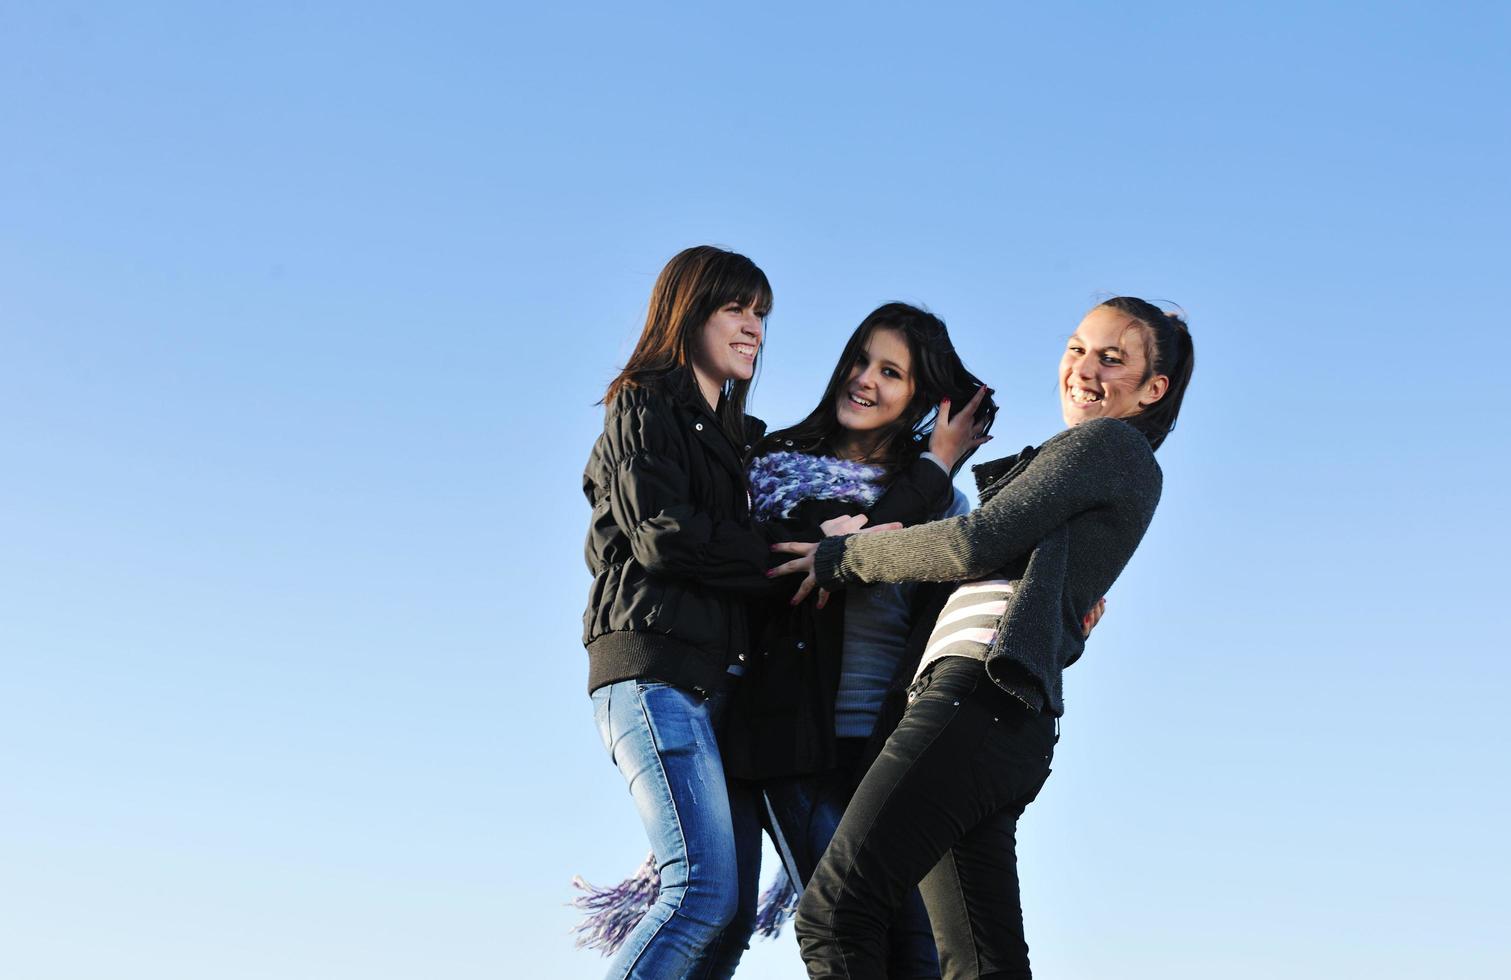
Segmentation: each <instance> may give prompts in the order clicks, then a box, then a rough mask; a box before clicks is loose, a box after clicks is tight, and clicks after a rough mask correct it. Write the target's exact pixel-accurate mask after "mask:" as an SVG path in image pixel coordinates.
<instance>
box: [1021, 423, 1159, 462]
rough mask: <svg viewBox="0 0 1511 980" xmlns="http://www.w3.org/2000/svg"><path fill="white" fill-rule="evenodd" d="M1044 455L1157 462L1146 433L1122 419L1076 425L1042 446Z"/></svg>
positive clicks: (1041, 449)
mask: <svg viewBox="0 0 1511 980" xmlns="http://www.w3.org/2000/svg"><path fill="white" fill-rule="evenodd" d="M1039 451H1040V452H1041V453H1049V452H1062V453H1063V452H1091V453H1116V454H1118V455H1122V456H1127V457H1129V458H1130V459H1144V460H1147V461H1148V462H1149V463H1153V462H1154V450H1153V449H1150V448H1149V440H1148V439H1146V438H1145V437H1144V434H1143V433H1142V432H1140V431H1139V430H1137V429H1135V428H1134V427H1133V426H1131V425H1129V424H1128V423H1127V422H1125V421H1123V420H1122V419H1088V420H1086V421H1085V422H1082V423H1081V424H1080V425H1073V426H1071V427H1070V428H1068V429H1066V430H1064V431H1063V432H1060V433H1059V434H1057V435H1055V436H1054V437H1052V438H1050V439H1049V440H1047V441H1046V442H1045V443H1044V444H1043V445H1042V446H1040V447H1039Z"/></svg>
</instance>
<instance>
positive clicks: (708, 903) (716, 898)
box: [658, 877, 755, 932]
mask: <svg viewBox="0 0 1511 980" xmlns="http://www.w3.org/2000/svg"><path fill="white" fill-rule="evenodd" d="M658 901H659V902H660V903H661V904H663V905H666V906H669V907H670V908H671V911H672V914H673V915H676V916H679V917H681V918H684V919H690V920H692V921H693V922H696V923H698V924H699V925H700V926H703V927H705V928H707V929H708V930H709V931H710V932H718V931H722V930H724V929H726V928H728V927H729V926H730V924H731V923H736V922H738V920H739V918H740V913H741V911H742V909H741V903H740V897H739V892H738V890H737V889H736V888H735V887H734V886H733V885H732V884H731V883H729V882H728V881H724V880H721V879H719V878H718V877H712V878H709V879H707V880H703V879H699V880H695V881H690V882H688V883H687V884H685V885H674V886H672V887H670V888H663V889H662V890H661V894H660V896H658ZM750 921H751V923H752V927H753V925H754V923H755V914H754V912H753V911H752V913H751V915H750Z"/></svg>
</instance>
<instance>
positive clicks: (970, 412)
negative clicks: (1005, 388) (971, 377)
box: [963, 385, 991, 418]
mask: <svg viewBox="0 0 1511 980" xmlns="http://www.w3.org/2000/svg"><path fill="white" fill-rule="evenodd" d="M988 391H991V389H990V388H988V387H987V386H986V385H982V386H981V387H979V388H977V389H976V393H975V394H974V395H972V396H971V400H970V401H968V402H966V403H965V410H964V412H963V414H964V415H965V416H966V417H967V418H975V417H976V409H978V408H980V407H981V399H983V398H985V397H986V393H987V392H988Z"/></svg>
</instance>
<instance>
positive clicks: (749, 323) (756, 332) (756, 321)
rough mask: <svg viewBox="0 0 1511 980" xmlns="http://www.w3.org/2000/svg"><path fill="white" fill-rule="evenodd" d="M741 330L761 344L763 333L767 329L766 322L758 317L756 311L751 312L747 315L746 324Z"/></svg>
mask: <svg viewBox="0 0 1511 980" xmlns="http://www.w3.org/2000/svg"><path fill="white" fill-rule="evenodd" d="M740 329H741V330H742V331H743V332H745V333H748V334H750V336H752V337H754V338H755V339H756V341H757V342H759V341H760V339H761V333H762V332H763V331H764V330H765V329H766V321H764V320H762V319H761V318H760V317H759V316H757V315H756V313H755V311H753V310H751V311H748V312H747V313H746V314H745V322H744V323H742V324H741V325H740Z"/></svg>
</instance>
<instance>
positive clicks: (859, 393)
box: [834, 327, 915, 455]
mask: <svg viewBox="0 0 1511 980" xmlns="http://www.w3.org/2000/svg"><path fill="white" fill-rule="evenodd" d="M914 387H915V386H914V382H913V354H912V351H910V350H909V349H908V341H907V338H906V337H904V336H903V334H902V331H900V330H894V329H892V328H891V327H878V328H877V329H875V330H873V331H871V336H870V337H868V338H867V339H866V343H865V346H863V347H862V348H861V350H860V352H859V353H858V354H856V356H855V362H854V363H853V364H851V365H850V374H849V376H848V377H847V378H846V379H845V381H844V383H843V384H841V385H840V386H839V390H838V391H837V392H835V395H834V399H835V401H834V414H835V415H836V416H837V418H838V421H839V425H840V428H841V429H843V430H844V436H845V442H847V443H848V444H849V446H850V448H851V449H852V450H853V451H855V452H858V453H859V454H860V455H864V454H865V453H866V452H867V451H869V449H870V448H871V447H872V445H873V444H874V443H875V441H876V439H877V438H878V437H879V436H880V435H881V433H882V430H884V429H886V427H887V426H889V425H891V424H892V423H894V422H896V421H897V420H898V419H899V418H901V417H902V414H903V412H904V411H906V410H907V407H908V403H909V402H911V401H912V400H913V391H914Z"/></svg>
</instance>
